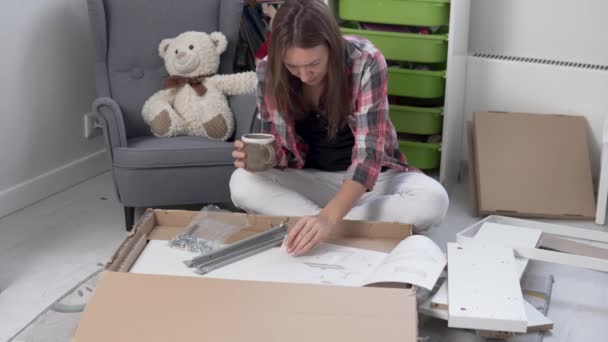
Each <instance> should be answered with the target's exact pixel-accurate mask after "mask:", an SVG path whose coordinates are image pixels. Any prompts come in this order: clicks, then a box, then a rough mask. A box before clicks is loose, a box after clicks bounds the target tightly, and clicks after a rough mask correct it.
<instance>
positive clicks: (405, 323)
mask: <svg viewBox="0 0 608 342" xmlns="http://www.w3.org/2000/svg"><path fill="white" fill-rule="evenodd" d="M195 214H197V212H191V211H181V210H148V211H147V212H146V214H144V216H143V218H142V219H141V220H140V221H139V223H138V224H137V225H136V227H135V228H134V230H133V232H132V233H131V235H130V236H129V237H128V238H127V239H126V240H125V241H124V242H123V243H122V245H121V246H120V247H119V249H118V250H117V251H116V253H115V254H114V255H113V256H112V257H111V258H110V260H109V261H108V263H107V265H106V271H104V272H103V274H102V276H101V277H100V280H99V283H98V286H97V288H96V290H95V293H94V294H93V298H91V301H90V303H89V304H88V305H87V307H86V309H85V311H84V313H83V315H82V318H81V320H80V323H79V326H78V328H77V331H76V334H75V336H74V341H75V342H89V341H104V342H106V341H113V342H116V341H130V342H131V341H146V342H155V341H159V342H160V341H162V342H165V341H180V342H184V341H222V342H231V341H234V342H237V341H238V342H242V341H249V342H267V341H292V342H299V341H302V342H304V341H306V342H309V341H349V342H357V341H361V342H369V341H375V340H378V341H383V342H384V341H386V342H392V341H395V342H397V341H399V342H415V341H416V338H417V331H418V329H417V327H418V320H417V310H416V296H415V292H414V290H412V289H411V288H381V287H345V286H332V285H311V284H286V283H271V282H255V281H243V280H225V279H210V278H196V277H181V276H167V275H147V274H136V273H128V272H127V271H128V270H129V269H130V268H131V266H132V265H133V264H134V263H135V261H136V260H137V257H138V256H139V254H140V253H141V252H142V250H143V249H144V248H145V244H142V243H141V241H147V240H151V239H171V238H173V237H174V236H175V234H177V233H179V232H180V231H181V230H182V229H183V227H185V226H186V225H187V224H188V223H189V222H190V221H191V219H192V217H193V216H194V215H195ZM209 215H215V217H216V218H217V217H223V218H224V219H226V220H234V222H241V223H243V222H244V223H245V225H244V226H245V228H243V229H242V230H241V231H239V232H237V233H236V234H235V235H234V236H232V237H230V239H229V240H230V241H232V242H234V241H238V240H240V239H242V238H245V237H247V236H250V235H252V234H255V233H257V232H261V231H265V230H268V229H270V228H271V227H273V226H276V225H278V224H280V223H282V222H284V221H285V220H288V221H289V222H293V220H295V219H296V218H287V217H274V216H263V215H248V214H237V213H230V214H226V213H209ZM409 235H411V226H410V225H404V224H396V223H380V222H362V221H345V222H343V223H342V224H341V225H340V226H339V227H337V229H336V230H335V231H334V232H333V235H332V237H331V239H330V242H332V243H341V244H344V245H347V246H354V247H360V248H367V249H370V250H377V251H384V252H386V251H390V250H391V249H392V248H394V247H395V246H396V245H397V244H398V243H399V242H400V241H401V240H403V239H404V238H406V237H407V236H409ZM230 241H228V242H230Z"/></svg>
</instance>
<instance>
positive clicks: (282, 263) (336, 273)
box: [206, 243, 387, 286]
mask: <svg viewBox="0 0 608 342" xmlns="http://www.w3.org/2000/svg"><path fill="white" fill-rule="evenodd" d="M386 255H387V253H381V252H375V251H369V250H365V249H360V248H352V247H346V246H338V245H332V244H326V243H321V244H319V245H318V246H316V247H315V248H314V249H313V251H312V254H311V255H306V256H298V257H294V256H289V255H288V254H287V253H286V252H285V251H284V250H282V249H281V248H279V247H277V248H273V249H270V250H268V251H265V252H262V253H260V254H257V255H254V256H252V257H249V258H247V259H244V260H241V261H238V262H236V263H234V264H231V265H228V266H225V267H222V268H220V269H217V270H215V271H212V272H210V273H208V274H207V275H206V276H207V277H210V278H222V279H239V280H257V281H274V282H289V283H303V284H329V285H343V286H362V285H363V281H364V279H365V278H366V277H368V276H369V275H370V274H371V272H372V271H373V270H374V268H376V267H377V266H378V265H379V264H380V263H381V262H382V260H384V258H385V257H386Z"/></svg>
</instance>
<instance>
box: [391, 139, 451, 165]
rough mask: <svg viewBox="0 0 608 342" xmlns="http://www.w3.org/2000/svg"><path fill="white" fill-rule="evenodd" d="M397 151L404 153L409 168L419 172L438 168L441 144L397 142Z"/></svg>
mask: <svg viewBox="0 0 608 342" xmlns="http://www.w3.org/2000/svg"><path fill="white" fill-rule="evenodd" d="M399 149H400V150H401V151H402V152H403V153H405V156H406V157H407V161H408V164H409V165H410V166H414V167H417V168H419V169H421V170H431V169H437V168H439V164H440V163H441V144H434V143H423V142H415V141H407V140H399Z"/></svg>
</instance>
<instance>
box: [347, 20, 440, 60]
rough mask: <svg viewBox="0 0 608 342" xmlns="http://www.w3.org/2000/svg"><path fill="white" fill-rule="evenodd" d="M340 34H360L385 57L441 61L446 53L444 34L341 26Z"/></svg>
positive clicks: (390, 58)
mask: <svg viewBox="0 0 608 342" xmlns="http://www.w3.org/2000/svg"><path fill="white" fill-rule="evenodd" d="M340 30H341V31H342V34H345V35H354V36H360V37H364V38H366V39H368V40H369V41H370V42H372V43H373V44H374V45H375V46H376V47H377V48H378V49H379V50H380V51H382V54H383V55H384V58H385V59H389V60H394V61H410V62H422V63H443V62H445V61H446V60H447V55H448V36H447V35H445V34H417V33H398V32H385V31H375V30H359V29H352V28H345V27H343V28H341V29H340Z"/></svg>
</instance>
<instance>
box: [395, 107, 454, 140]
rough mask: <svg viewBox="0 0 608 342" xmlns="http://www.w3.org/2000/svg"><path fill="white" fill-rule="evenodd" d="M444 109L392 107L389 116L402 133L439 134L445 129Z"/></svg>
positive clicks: (396, 128)
mask: <svg viewBox="0 0 608 342" xmlns="http://www.w3.org/2000/svg"><path fill="white" fill-rule="evenodd" d="M442 112H443V107H432V108H424V107H410V106H398V105H390V107H389V114H390V117H391V121H392V122H393V125H394V126H395V130H397V132H400V133H412V134H427V135H432V134H438V133H441V128H442V127H443V116H442V115H441V113H442Z"/></svg>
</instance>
